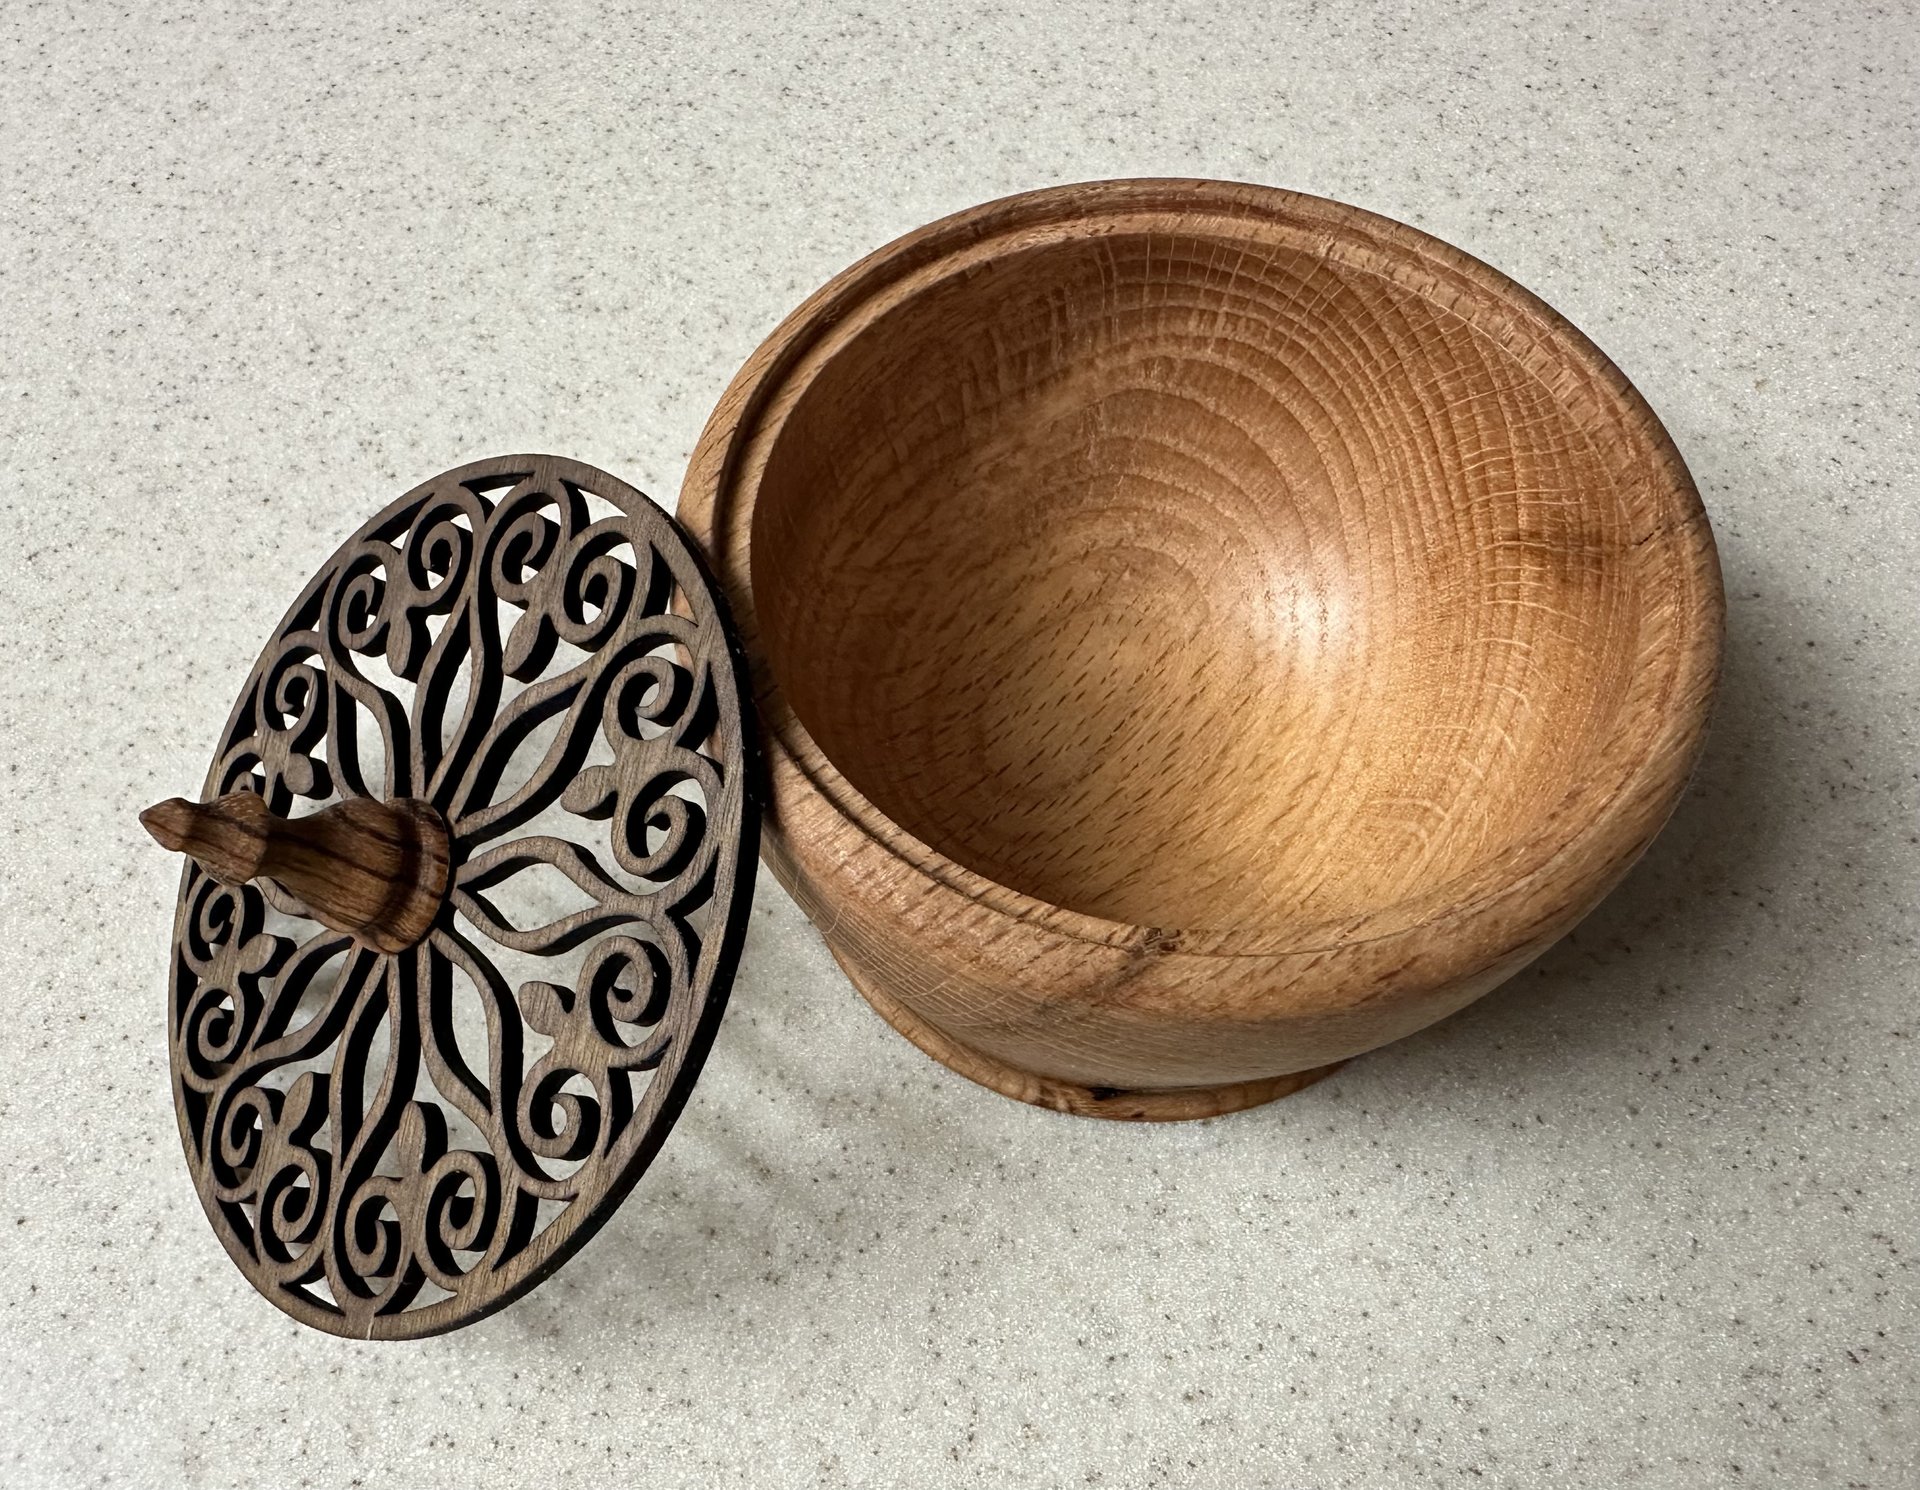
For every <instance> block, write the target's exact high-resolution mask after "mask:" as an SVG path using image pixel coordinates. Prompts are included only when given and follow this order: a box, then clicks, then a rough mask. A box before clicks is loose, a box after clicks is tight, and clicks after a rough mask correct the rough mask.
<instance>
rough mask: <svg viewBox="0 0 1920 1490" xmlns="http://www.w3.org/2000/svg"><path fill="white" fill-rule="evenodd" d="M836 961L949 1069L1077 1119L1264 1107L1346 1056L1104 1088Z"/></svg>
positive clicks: (1171, 1119)
mask: <svg viewBox="0 0 1920 1490" xmlns="http://www.w3.org/2000/svg"><path fill="white" fill-rule="evenodd" d="M827 950H828V951H829V952H833V959H834V961H835V962H837V963H839V964H840V970H841V971H842V972H844V973H845V974H846V975H847V977H848V978H849V979H850V980H851V981H852V983H853V986H854V987H855V988H857V989H859V990H860V996H861V997H862V998H864V999H865V1000H866V1001H867V1002H868V1003H869V1004H871V1005H873V1007H874V1011H875V1012H876V1013H878V1014H879V1016H880V1017H881V1018H882V1019H884V1020H886V1022H887V1023H888V1024H890V1025H892V1026H893V1027H894V1029H896V1030H898V1031H899V1032H900V1033H901V1034H903V1035H905V1036H906V1037H907V1038H908V1039H909V1040H911V1041H912V1042H913V1043H914V1044H915V1045H917V1046H919V1047H920V1049H921V1050H923V1051H924V1052H926V1054H928V1055H930V1056H932V1057H933V1058H934V1059H935V1060H936V1061H938V1062H939V1063H940V1064H941V1065H943V1066H945V1067H946V1068H947V1069H948V1070H950V1071H955V1072H958V1073H959V1074H960V1075H962V1076H964V1077H966V1078H967V1080H969V1081H972V1082H977V1083H978V1084H979V1085H981V1086H984V1087H987V1088H989V1089H990V1090H992V1091H996V1092H998V1093H1000V1095H1001V1096H1003V1097H1012V1098H1014V1099H1015V1100H1016V1101H1019V1102H1030V1103H1032V1104H1033V1105H1034V1106H1035V1107H1048V1108H1051V1109H1053V1111H1055V1112H1064V1113H1069V1114H1071V1115H1072V1116H1074V1117H1092V1118H1107V1119H1110V1120H1111V1121H1114V1122H1122V1123H1177V1122H1185V1121H1191V1120H1193V1119H1196V1118H1210V1117H1220V1116H1221V1115H1223V1114H1225V1113H1229V1112H1240V1111H1242V1110H1243V1109H1245V1108H1248V1107H1258V1106H1260V1105H1261V1104H1262V1103H1264V1102H1274V1101H1278V1100H1279V1099H1280V1098H1282V1097H1291V1096H1292V1095H1293V1094H1294V1093H1295V1092H1297V1091H1300V1090H1301V1089H1303V1088H1305V1087H1310V1086H1312V1085H1313V1084H1314V1083H1315V1082H1316V1081H1319V1080H1321V1079H1323V1078H1324V1077H1328V1076H1331V1075H1333V1073H1334V1072H1336V1071H1338V1070H1339V1069H1340V1068H1341V1067H1342V1066H1344V1065H1346V1062H1345V1061H1335V1062H1334V1063H1333V1064H1332V1065H1330V1066H1316V1067H1314V1068H1313V1069H1312V1070H1309V1071H1289V1072H1288V1073H1287V1074H1286V1075H1284V1076H1263V1077H1260V1078H1259V1079H1258V1080H1255V1081H1234V1082H1228V1083H1226V1084H1225V1085H1222V1086H1186V1087H1171V1088H1167V1089H1164V1090H1159V1091H1150V1090H1138V1091H1127V1090H1122V1089H1118V1088H1115V1087H1106V1086H1082V1085H1080V1084H1079V1083H1077V1082H1072V1081H1062V1080H1060V1079H1059V1078H1058V1077H1054V1076H1040V1075H1036V1074H1035V1073H1034V1072H1031V1071H1023V1070H1021V1069H1020V1068H1019V1067H1017V1066H1010V1065H1008V1064H1007V1063H1006V1062H1005V1061H1001V1060H998V1059H996V1058H995V1057H993V1056H990V1055H983V1054H981V1052H979V1051H977V1050H974V1049H972V1048H971V1047H969V1046H966V1045H962V1044H960V1043H959V1042H958V1041H957V1040H954V1039H951V1038H950V1037H949V1036H947V1035H945V1034H942V1033H941V1032H940V1031H939V1030H937V1029H935V1028H934V1027H933V1026H932V1025H930V1024H928V1023H927V1022H926V1021H925V1020H924V1019H922V1018H921V1017H920V1016H919V1015H917V1014H915V1013H914V1012H913V1011H912V1010H911V1009H909V1008H907V1006H906V1005H905V1004H902V1003H901V1002H900V1001H899V1000H898V999H896V998H893V997H892V996H891V995H889V994H887V993H885V992H883V991H881V990H880V989H879V988H878V987H876V986H875V985H874V984H873V983H872V982H871V981H870V980H869V979H868V978H867V977H866V976H865V975H864V974H863V973H861V972H860V971H859V970H858V969H856V968H855V967H854V966H853V965H852V964H850V963H849V962H848V961H847V960H846V959H845V958H844V957H842V956H841V955H840V954H839V953H838V952H836V951H834V949H833V948H832V947H829V948H828V949H827Z"/></svg>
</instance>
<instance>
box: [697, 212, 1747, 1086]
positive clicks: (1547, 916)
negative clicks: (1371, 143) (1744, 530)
mask: <svg viewBox="0 0 1920 1490" xmlns="http://www.w3.org/2000/svg"><path fill="white" fill-rule="evenodd" d="M679 512H680V517H681V520H682V522H683V523H685V524H686V525H688V526H689V528H690V529H691V530H692V531H693V532H694V534H695V535H696V536H697V537H698V538H699V539H700V540H701V541H702V542H703V543H704V544H705V545H706V547H707V550H708V552H709V554H710V555H712V556H713V559H714V562H715V563H716V565H717V567H718V569H719V571H720V574H721V578H722V581H723V583H724V585H725V587H726V589H727V592H728V595H729V600H730V603H731V606H732V609H733V612H734V615H735V617H736V621H737V623H738V624H739V626H740V627H741V630H742V632H743V635H744V639H745V643H746V646H747V648H748V650H749V653H750V655H751V657H752V660H753V663H754V666H755V686H756V691H757V694H758V700H759V708H760V712H761V717H762V719H763V722H764V727H765V728H766V730H767V733H768V739H769V745H768V749H769V765H770V772H771V778H772V796H773V802H772V815H771V820H770V823H769V831H768V834H767V837H766V845H765V846H766V853H767V856H768V859H769V862H770V863H771V864H772V866H773V867H774V869H775V871H776V873H777V874H778V875H779V876H780V878H781V879H782V881H783V882H785V883H786V884H787V886H788V888H789V889H790V890H791V891H792V892H793V893H794V895H795V896H796V898H797V899H798V900H799V901H800V903H801V904H802V905H803V906H804V907H806V909H807V910H808V912H809V913H810V914H811V915H812V916H813V917H814V919H815V920H816V922H818V924H819V925H820V927H821V928H822V931H823V933H824V935H825V936H826V939H827V941H828V943H829V945H830V946H831V947H832V949H833V951H834V953H835V955H836V956H837V957H839V958H840V960H841V962H842V963H843V964H844V965H845V966H846V967H847V968H848V970H849V972H850V973H851V974H852V976H853V978H854V980H855V982H856V984H857V985H858V986H860V987H861V988H862V989H863V991H865V992H866V993H867V994H868V996H869V997H870V998H871V999H872V1000H873V1002H874V1003H875V1005H876V1007H878V1008H879V1009H880V1010H881V1012H882V1013H883V1014H886V1015H887V1016H888V1017H889V1018H890V1019H892V1020H893V1022H894V1023H895V1024H896V1025H897V1026H899V1027H900V1028H902V1030H903V1031H904V1032H905V1033H907V1034H908V1035H909V1036H910V1037H911V1038H914V1039H915V1040H917V1041H918V1042H919V1043H920V1044H921V1045H922V1046H923V1047H924V1048H926V1049H928V1050H929V1051H930V1052H931V1053H933V1054H935V1055H936V1056H937V1057H939V1058H941V1059H943V1060H945V1061H947V1063H948V1064H950V1065H953V1066H955V1067H956V1068H958V1069H961V1070H963V1071H964V1072H965V1073H966V1074H968V1075H970V1076H972V1077H974V1079H976V1080H982V1081H985V1082H986V1083H987V1084H989V1085H992V1086H995V1087H996V1088H997V1089H999V1090H1002V1091H1008V1092H1011V1093H1013V1094H1015V1095H1021V1096H1025V1097H1027V1098H1028V1099H1029V1100H1039V1101H1043V1102H1046V1103H1047V1104H1049V1105H1053V1106H1058V1107H1062V1108H1065V1109H1068V1110H1074V1111H1090V1112H1100V1111H1119V1110H1121V1109H1124V1115H1127V1116H1140V1117H1156V1116H1197V1115H1204V1114H1205V1113H1206V1112H1208V1111H1219V1110H1225V1109H1227V1108H1229V1107H1231V1106H1236V1105H1245V1102H1246V1100H1247V1099H1248V1091H1249V1088H1248V1083H1255V1084H1258V1083H1263V1082H1266V1083H1277V1084H1276V1085H1274V1087H1273V1088H1272V1092H1271V1093H1269V1094H1272V1093H1277V1092H1278V1091H1280V1090H1282V1089H1285V1087H1286V1083H1284V1082H1277V1079H1278V1078H1282V1077H1286V1076H1288V1075H1289V1074H1291V1073H1301V1072H1314V1071H1318V1070H1320V1069H1321V1068H1325V1067H1327V1066H1329V1065H1331V1064H1333V1063H1336V1062H1338V1061H1341V1060H1343V1059H1345V1058H1347V1057H1350V1056H1353V1055H1355V1054H1358V1053H1360V1052H1361V1051H1364V1050H1367V1049H1370V1048H1372V1047H1374V1046H1376V1045H1379V1044H1381V1043H1382V1042H1384V1041H1387V1040H1391V1039H1394V1038H1396V1037H1398V1036H1401V1035H1404V1034H1406V1033H1408V1032H1410V1031H1412V1030H1414V1029H1417V1028H1419V1027H1420V1026H1422V1025H1425V1024H1427V1023H1430V1022H1431V1021H1433V1020H1435V1019H1437V1018H1440V1017H1442V1016H1443V1015H1445V1014H1447V1013H1449V1012H1451V1011H1453V1010H1455V1009H1457V1008H1459V1007H1460V1006H1461V1005H1463V1004H1464V1003H1466V1002H1468V1001H1469V1000H1471V999H1472V998H1474V997H1477V996H1478V995H1479V994H1481V993H1483V992H1485V991H1486V990H1487V989H1489V988H1491V987H1492V986H1494V985H1495V984H1496V983H1498V982H1499V981H1501V980H1502V979H1503V978H1505V977H1507V976H1508V975H1510V974H1511V973H1512V972H1513V971H1514V970H1515V969H1517V968H1518V967H1519V966H1520V965H1522V964H1523V963H1525V962H1526V961H1527V960H1529V959H1530V958H1531V957H1533V956H1534V955H1536V954H1537V953H1538V952H1539V951H1540V950H1542V949H1544V947H1545V946H1547V945H1548V944H1549V943H1551V942H1552V941H1553V940H1555V939H1556V938H1557V937H1558V936H1560V935H1561V934H1562V933H1563V932H1564V931H1565V930H1566V929H1567V928H1568V927H1570V926H1571V925H1572V924H1573V922H1574V921H1575V920H1577V919H1578V918H1579V917H1580V916H1581V915H1583V914H1585V912H1586V911H1587V910H1588V909H1590V908H1591V907H1592V905H1593V904H1594V903H1595V902H1596V901H1597V900H1598V899H1599V898H1600V897H1601V896H1602V895H1603V894H1604V893H1605V892H1606V890H1607V889H1608V888H1610V887H1611V886H1612V884H1613V883H1614V882H1615V881H1617V879H1618V878H1619V877H1620V875H1621V874H1623V873H1624V872H1625V870H1626V869H1627V867H1628V866H1629V865H1630V864H1631V863H1632V862H1633V860H1634V859H1635V858H1636V857H1637V856H1638V854H1639V853H1640V852H1641V850H1642V849H1643V848H1644V847H1645V845H1646V843H1647V842H1648V840H1649V839H1650V838H1651V837H1652V835H1653V834H1654V832H1655V831H1657V829H1658V828H1659V826H1660V824H1661V823H1662V822H1663V821H1664V819H1665V817H1666V816H1667V814H1668V812H1669V811H1670V810H1671V808H1672V806H1673V803H1674V801H1675V799H1676V797H1677V796H1678V794H1679V792H1680V790H1681V788H1682V786H1683V784H1684V782H1685V779H1686V777H1687V774H1688V771H1689V769H1690V766H1691V762H1692V760H1693V758H1694V755H1695V752H1696V750H1697V747H1698V745H1699V742H1700V740H1701V737H1702V733H1703V730H1704V727H1705V723H1706V719H1707V715H1708V710H1709V702H1710V698H1711V694H1712V690H1713V685H1714V680H1715V676H1716V672H1717V666H1718V658H1719V651H1720V638H1721V624H1722V622H1721V616H1722V601H1721V592H1720V584H1719V574H1718V567H1717V561H1716V559H1715V555H1714V548H1713V541H1712V535H1711V531H1710V529H1709V527H1708V524H1707V520H1706V517H1705V514H1704V512H1703V510H1702V508H1701V506H1700V503H1699V499H1698V497H1697V495H1696V493H1695V491H1694V488H1693V485H1692V482H1691V480H1690V479H1689V477H1688V474H1687V472H1686V469H1685V467H1684V465H1683V463H1682V462H1681V460H1680V457H1679V455H1678V454H1677V452H1676V451H1675V450H1674V448H1673V446H1672V443H1671V442H1670V441H1669V439H1668V438H1667V436H1666V434H1665V432H1664V431H1663V430H1662V428H1661V427H1660V425H1659V423H1658V421H1657V420H1656V419H1655V417H1654V416H1653V414H1652V412H1651V411H1650V410H1649V409H1648V408H1647V406H1646V404H1645V402H1644V401H1643V400H1642V399H1641V398H1640V397H1639V396H1638V395H1637V394H1636V393H1635V391H1634V390H1633V389H1632V387H1631V386H1630V385H1629V384H1628V382H1627V381H1626V379H1625V378H1624V377H1623V376H1622V375H1621V374H1620V373H1619V371H1618V370H1617V369H1616V368H1614V367H1613V365H1612V364H1611V363H1610V362H1608V361H1607V359H1606V358H1605V357H1604V356H1603V355H1602V354H1601V353H1600V352H1599V351H1598V350H1597V349H1595V348H1594V347H1593V346H1592V345H1591V344H1590V343H1589V342H1587V341H1586V340H1585V338H1583V337H1582V336H1581V335H1580V334H1579V333H1578V332H1577V331H1576V330H1574V329H1573V327H1571V326H1570V325H1569V324H1568V323H1567V322H1566V321H1564V320H1563V319H1562V318H1561V317H1559V316H1558V315H1557V314H1555V313H1554V312H1553V311H1552V310H1551V309H1549V308H1548V307H1547V306H1545V305H1544V304H1542V303H1541V302H1540V301H1538V300H1537V299H1535V298H1533V297H1532V296H1530V295H1529V294H1527V293H1526V292H1525V291H1524V290H1521V289H1520V288H1519V287H1517V286H1515V285H1514V284H1512V283H1511V282H1510V281H1508V280H1506V279H1505V278H1503V277H1502V276H1500V275H1499V274H1497V273H1496V272H1494V271H1493V270H1491V269H1489V268H1488V267H1487V266H1485V265H1484V264H1481V263H1479V262H1478V261H1476V260H1474V259H1472V258H1470V257H1468V256H1467V255H1465V254H1462V253H1460V252H1459V251H1458V250H1455V249H1452V248H1450V247H1448V246H1447V245H1445V244H1442V243H1440V242H1438V241H1437V240H1434V239H1432V238H1429V237H1427V236H1425V235H1423V234H1420V233H1418V232H1416V231H1414V230H1412V229H1410V228H1406V227H1404V226H1402V225H1399V224H1396V223H1392V222H1390V221H1388V220H1386V219H1383V218H1379V217H1376V216H1373V215H1371V214H1368V213H1364V212H1361V211H1358V210H1356V209H1353V208H1348V207H1342V206H1339V205H1337V204H1334V203H1330V202H1325V201H1321V200H1318V199H1315V198H1311V197H1305V196H1299V195H1296V194H1291V193H1286V192H1280V191H1274V190H1270V189H1265V188H1258V187H1247V186H1234V185H1228V184H1224V183H1217V182H1182V181H1140V182H1106V183H1095V184H1092V185H1087V186H1078V187H1063V188H1057V189H1053V190H1050V191H1044V192H1037V193H1032V194H1029V195H1026V196H1023V197H1016V198H1011V199H1008V200H1006V201H1003V202H997V203H991V204H988V205H986V206H984V207H980V208H976V209H974V210H972V211H970V212H966V213H962V214H960V215H959V216H957V217H954V218H949V219H947V220H945V221H943V222H940V223H936V224H934V225H933V226H931V227H929V228H927V229H924V230H922V231H921V232H919V233H916V234H913V235H911V236H909V237H907V238H904V239H902V240H900V241H899V242H898V243H895V244H892V245H889V246H888V247H887V248H884V249H882V250H880V251H879V252H878V253H876V254H874V255H872V256H871V257H870V258H868V259H866V260H864V261H862V262H861V263H860V264H857V265H855V266H854V267H853V268H851V269H849V270H848V271H846V272H845V273H844V274H842V275H841V276H839V277H838V278H837V279H836V280H834V281H833V282H832V283H831V284H829V285H828V286H826V287H825V288H824V289H823V290H821V291H820V292H819V293H818V294H817V295H815V296H814V297H813V298H812V299H811V300H809V301H808V302H807V303H806V304H805V305H803V306H802V307H801V308H800V309H799V310H798V311H796V312H795V314H794V315H793V316H792V317H791V318H789V320H788V321H787V322H786V323H785V324H784V325H782V326H781V327H780V328H779V329H778V330H777V331H776V332H775V333H774V334H773V335H772V337H770V338H769V340H768V341H767V342H766V343H765V344H764V345H763V346H762V347H761V348H760V350H759V351H758V352H757V353H756V354H755V355H754V357H753V358H752V359H751V360H750V361H749V362H748V363H747V365H746V366H745V367H744V368H743V370H742V371H741V373H740V375H739V376H738V378H737V379H736V380H735V382H734V383H733V385H732V387H731V388H730V389H729V390H728V392H727V394H726V396H725V397H724V398H723V399H722V400H721V402H720V404H719V406H718V407H717V409H716V410H715V413H714V415H713V418H712V420H711V421H710V422H709V424H708V426H707V429H706V431H705V433H704V435H703V436H702V439H701V442H700V444H699V447H698V448H697V450H696V452H695V455H694V459H693V461H692V464H691V468H690V470H689V473H688V477H687V481H686V485H685V487H684V489H683V491H682V494H681V499H680V508H679ZM1294 1084H1295V1085H1298V1084H1299V1083H1297V1082H1296V1083H1294ZM1116 1095H1120V1096H1124V1100H1123V1101H1120V1102H1118V1103H1116V1101H1115V1097H1116Z"/></svg>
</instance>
